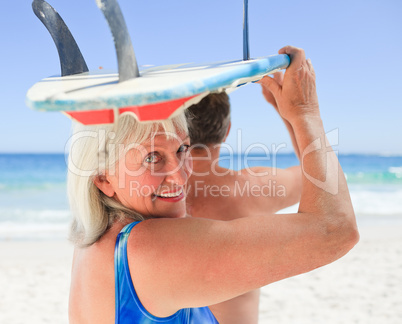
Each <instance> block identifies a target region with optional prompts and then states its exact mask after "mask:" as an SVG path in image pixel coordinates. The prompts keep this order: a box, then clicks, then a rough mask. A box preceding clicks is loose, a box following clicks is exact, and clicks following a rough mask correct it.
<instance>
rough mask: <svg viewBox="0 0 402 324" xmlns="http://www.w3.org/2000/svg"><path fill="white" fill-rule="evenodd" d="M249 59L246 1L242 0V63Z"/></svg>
mask: <svg viewBox="0 0 402 324" xmlns="http://www.w3.org/2000/svg"><path fill="white" fill-rule="evenodd" d="M249 59H250V48H249V42H248V0H244V7H243V61H248V60H249Z"/></svg>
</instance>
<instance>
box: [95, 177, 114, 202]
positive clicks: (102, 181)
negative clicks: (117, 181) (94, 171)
mask: <svg viewBox="0 0 402 324" xmlns="http://www.w3.org/2000/svg"><path fill="white" fill-rule="evenodd" d="M93 181H94V184H95V186H97V187H98V189H99V190H100V191H102V192H103V193H104V194H105V195H106V196H108V197H113V196H114V194H115V191H114V188H113V186H112V184H111V183H110V182H109V180H108V179H107V177H106V176H105V175H104V174H99V175H97V176H96V177H95V178H94V180H93Z"/></svg>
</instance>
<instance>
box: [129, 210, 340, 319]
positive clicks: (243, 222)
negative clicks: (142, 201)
mask: <svg viewBox="0 0 402 324" xmlns="http://www.w3.org/2000/svg"><path fill="white" fill-rule="evenodd" d="M320 224H321V223H320V222H319V221H311V215H307V214H290V215H272V216H271V217H265V216H262V217H250V218H242V219H237V220H234V221H229V222H223V221H214V220H208V219H200V218H185V219H153V220H148V221H144V222H141V223H140V224H138V225H137V226H136V227H135V228H134V229H133V232H132V234H131V236H130V239H129V246H128V256H129V265H130V271H131V275H132V279H133V283H134V286H135V289H136V291H137V294H138V295H139V298H140V300H141V302H142V303H143V305H144V307H145V308H146V309H147V310H148V311H150V312H151V313H152V314H154V315H157V316H168V315H171V314H173V313H174V312H175V311H177V310H178V309H181V308H186V307H200V306H206V305H211V304H216V303H218V302H222V301H224V300H227V299H230V298H233V297H235V296H238V295H240V294H243V293H245V292H247V291H250V290H252V289H255V288H258V287H262V286H264V285H267V284H269V283H271V282H274V281H277V280H280V279H283V278H286V277H289V276H292V275H296V274H299V273H303V272H306V271H309V270H312V269H314V268H316V267H319V266H322V265H324V264H327V263H329V262H331V261H333V260H334V259H333V257H334V254H336V253H339V251H337V246H336V244H335V242H333V241H332V240H330V239H329V238H328V237H325V236H328V235H327V234H326V233H325V229H324V228H322V225H320ZM331 244H332V245H333V246H332V247H331ZM326 249H327V250H328V251H326ZM329 255H331V256H329Z"/></svg>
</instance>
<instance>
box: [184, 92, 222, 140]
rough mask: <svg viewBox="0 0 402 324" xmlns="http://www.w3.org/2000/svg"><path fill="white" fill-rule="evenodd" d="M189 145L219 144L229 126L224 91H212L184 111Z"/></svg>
mask: <svg viewBox="0 0 402 324" xmlns="http://www.w3.org/2000/svg"><path fill="white" fill-rule="evenodd" d="M186 117H187V123H188V130H189V135H190V140H191V145H194V144H204V145H213V144H220V143H222V142H223V141H224V139H225V137H226V135H227V132H228V129H229V126H230V103H229V96H228V95H227V94H226V92H221V93H212V94H210V95H208V96H206V97H205V98H204V99H202V100H201V101H200V102H199V103H198V104H196V105H192V106H191V107H190V108H188V109H187V111H186Z"/></svg>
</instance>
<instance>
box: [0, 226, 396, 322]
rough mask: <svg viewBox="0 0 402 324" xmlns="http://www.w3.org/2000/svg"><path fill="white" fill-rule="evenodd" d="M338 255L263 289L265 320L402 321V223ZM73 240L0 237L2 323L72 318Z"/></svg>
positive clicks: (365, 234) (377, 230) (370, 229)
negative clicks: (334, 258) (0, 239)
mask: <svg viewBox="0 0 402 324" xmlns="http://www.w3.org/2000/svg"><path fill="white" fill-rule="evenodd" d="M360 234H361V239H360V242H359V244H358V245H357V246H356V247H355V248H354V249H353V250H352V251H351V252H350V253H349V254H348V255H346V256H345V257H343V258H342V259H340V260H338V261H337V262H335V263H333V264H331V265H329V266H326V267H324V268H321V269H317V270H315V271H313V272H310V273H307V274H304V275H300V276H297V277H293V278H289V279H286V280H283V281H281V282H277V283H274V284H271V285H269V286H267V287H264V288H263V289H262V296H261V305H260V323H262V324H268V323H276V324H277V323H286V324H289V323H295V324H296V323H297V324H302V323H337V324H338V323H339V324H340V323H365V324H370V323H373V324H383V323H384V324H397V323H398V324H399V323H402V271H401V269H402V223H401V222H397V223H396V224H384V225H378V224H377V225H375V224H368V225H367V224H366V225H361V226H360ZM72 251H73V248H72V246H71V245H70V244H69V243H68V242H67V241H42V242H38V241H36V242H30V241H1V242H0V259H1V262H0V287H1V288H0V323H10V324H20V323H21V324H25V323H31V324H36V323H37V324H39V323H41V324H42V323H60V324H62V323H68V317H67V305H68V293H69V281H70V267H71V258H72Z"/></svg>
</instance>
